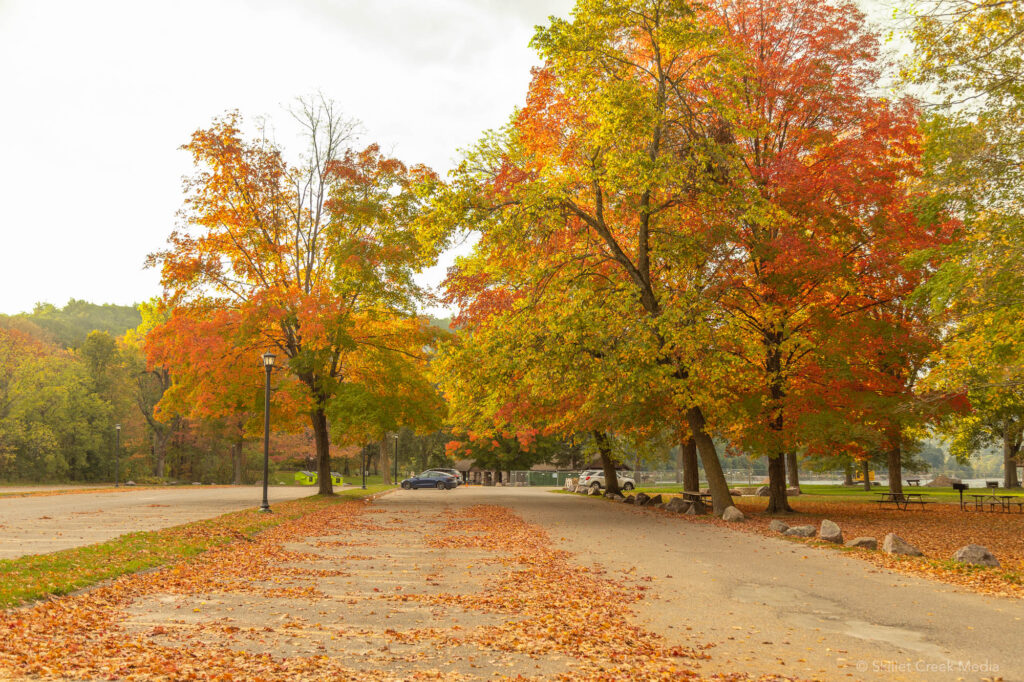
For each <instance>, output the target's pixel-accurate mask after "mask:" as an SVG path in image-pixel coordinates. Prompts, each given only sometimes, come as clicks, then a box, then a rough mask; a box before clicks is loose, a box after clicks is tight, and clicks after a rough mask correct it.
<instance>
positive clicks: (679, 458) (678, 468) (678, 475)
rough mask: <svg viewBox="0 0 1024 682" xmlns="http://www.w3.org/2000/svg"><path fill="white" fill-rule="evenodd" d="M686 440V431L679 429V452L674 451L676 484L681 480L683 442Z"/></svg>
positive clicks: (679, 483) (680, 482)
mask: <svg viewBox="0 0 1024 682" xmlns="http://www.w3.org/2000/svg"><path fill="white" fill-rule="evenodd" d="M685 442H686V432H685V431H684V430H680V431H679V452H678V453H676V485H681V484H682V482H683V444H684V443H685Z"/></svg>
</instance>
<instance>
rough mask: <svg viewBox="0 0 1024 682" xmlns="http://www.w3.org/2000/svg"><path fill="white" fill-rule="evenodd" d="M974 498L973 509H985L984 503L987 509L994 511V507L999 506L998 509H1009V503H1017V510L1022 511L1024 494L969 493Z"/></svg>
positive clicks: (1023, 511)
mask: <svg viewBox="0 0 1024 682" xmlns="http://www.w3.org/2000/svg"><path fill="white" fill-rule="evenodd" d="M970 497H972V498H973V499H974V510H975V511H985V505H988V508H989V511H995V510H996V507H999V510H1000V511H1005V512H1008V511H1010V506H1011V505H1017V509H1018V511H1020V512H1022V513H1024V495H996V494H995V493H982V494H980V495H971V496H970Z"/></svg>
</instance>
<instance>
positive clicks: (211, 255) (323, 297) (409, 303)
mask: <svg viewBox="0 0 1024 682" xmlns="http://www.w3.org/2000/svg"><path fill="white" fill-rule="evenodd" d="M300 103H301V109H300V110H299V111H297V112H295V113H296V114H297V116H296V119H297V120H298V121H300V123H302V124H303V126H304V132H305V133H306V137H307V139H308V141H309V151H308V154H307V156H306V157H305V158H304V159H303V160H302V161H301V162H299V163H298V164H295V165H289V164H288V163H287V162H286V161H285V159H284V154H283V152H282V150H281V149H279V148H278V147H277V146H276V145H275V144H273V143H271V142H270V141H269V140H268V139H267V138H266V137H265V136H263V137H257V138H255V139H246V137H245V136H244V135H243V132H242V129H241V125H242V124H241V119H240V117H239V115H238V114H236V113H232V114H228V115H226V116H224V117H222V118H220V119H217V120H215V121H214V123H213V125H212V126H211V127H210V128H207V129H202V130H198V131H196V132H195V133H194V134H193V136H192V140H191V142H189V144H187V145H185V146H184V149H185V150H186V151H188V152H189V153H190V154H191V155H192V158H193V161H194V162H195V165H196V167H197V170H196V172H195V174H194V175H192V176H191V177H190V178H188V179H187V180H186V182H185V192H186V201H185V207H184V209H183V211H182V222H183V225H182V226H181V228H180V229H178V230H176V231H175V232H174V233H173V234H172V235H171V236H170V239H169V247H168V248H167V249H166V250H164V251H161V252H159V253H156V254H154V255H152V256H151V257H150V263H151V264H153V265H159V266H160V268H161V273H162V281H163V285H164V288H165V290H166V296H167V300H168V302H169V306H170V307H171V310H172V319H173V318H178V319H180V320H187V319H193V320H195V319H208V320H220V321H221V322H223V323H224V324H223V326H222V327H221V330H220V332H218V333H223V334H224V341H225V342H226V343H229V344H234V346H235V347H236V348H237V349H239V351H240V352H243V351H244V352H247V353H248V354H249V357H251V363H249V366H250V369H249V371H250V372H251V374H253V375H255V376H259V373H260V372H261V371H262V368H261V367H260V366H259V364H258V358H259V356H260V355H261V354H262V353H263V352H265V351H274V352H276V353H279V354H281V355H283V356H284V358H283V359H284V360H285V362H284V363H283V364H284V370H286V371H287V372H288V373H289V374H290V376H292V377H293V378H294V379H295V381H296V382H297V384H298V385H299V386H301V387H302V391H301V395H300V400H301V409H302V410H303V411H305V412H307V413H308V415H309V417H310V420H311V424H312V429H313V432H314V437H315V442H316V451H317V460H318V463H317V468H318V472H319V481H320V492H321V493H322V494H330V493H331V492H332V486H331V477H330V475H329V474H330V433H329V430H328V423H327V410H328V407H329V405H330V403H331V401H332V400H333V399H334V398H335V396H336V395H337V394H338V391H339V389H340V387H341V386H342V385H343V384H345V383H346V382H349V381H351V377H350V374H349V368H350V367H351V366H353V365H354V364H357V363H358V360H357V358H358V357H359V355H360V354H362V353H364V352H369V351H372V352H373V353H385V354H389V353H393V354H398V355H401V356H404V357H408V358H413V359H415V361H416V362H414V363H413V364H412V365H411V367H415V368H417V370H418V367H419V364H422V362H424V361H425V358H424V352H423V348H424V347H425V346H426V344H427V341H428V340H429V338H430V336H431V335H430V333H429V330H428V326H427V323H426V321H425V320H421V319H419V318H417V317H416V315H415V310H416V303H417V301H418V300H419V299H420V298H421V296H422V292H421V290H420V289H419V287H418V286H417V285H416V284H415V282H414V281H413V274H414V273H415V272H416V271H418V270H419V269H420V268H422V267H425V266H428V265H430V264H431V263H432V262H433V260H434V259H435V258H436V250H437V249H436V247H434V246H433V245H432V244H431V243H430V242H429V241H428V240H421V238H420V237H421V235H420V233H419V232H418V231H417V229H416V228H415V226H414V221H415V218H416V216H417V214H418V212H419V209H420V204H421V202H422V199H423V196H424V192H426V191H428V190H429V188H430V187H431V185H432V183H433V182H434V180H435V176H434V174H433V172H432V171H430V170H429V169H428V168H426V167H423V166H414V167H411V168H410V167H407V166H405V165H404V164H402V163H401V162H400V161H397V160H395V159H392V158H388V157H387V156H385V155H383V154H382V153H381V152H380V149H379V148H378V147H377V146H376V145H370V146H369V147H366V148H365V149H363V150H359V151H357V150H353V149H351V148H349V147H348V146H347V145H349V144H350V143H351V142H352V141H353V137H354V131H355V124H354V123H351V122H349V121H346V120H345V119H343V118H342V117H341V116H340V115H339V114H338V113H337V112H336V110H335V109H334V107H333V105H332V104H331V103H330V102H326V101H324V100H322V99H321V100H319V101H317V102H311V101H305V100H300ZM189 311H191V312H189ZM197 311H203V312H202V313H198V312H197ZM210 311H223V312H221V313H218V314H217V316H213V317H211V316H210ZM192 313H197V314H192ZM410 320H411V321H412V322H411V323H410ZM208 338H209V337H208ZM179 342H180V343H183V344H187V343H190V342H191V340H190V339H188V338H179ZM417 363H419V364H417ZM242 364H243V365H245V364H246V363H242ZM279 366H280V365H279Z"/></svg>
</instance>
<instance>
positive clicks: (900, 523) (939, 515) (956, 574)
mask: <svg viewBox="0 0 1024 682" xmlns="http://www.w3.org/2000/svg"><path fill="white" fill-rule="evenodd" d="M765 504H766V498H749V497H747V498H738V499H737V500H736V506H737V507H738V508H739V509H740V510H741V511H742V512H743V513H744V514H745V515H746V517H747V520H746V521H745V522H744V523H741V524H728V523H726V522H724V521H721V520H720V519H715V518H712V517H696V518H698V519H700V520H702V521H705V522H709V523H715V524H719V525H723V526H728V527H730V528H734V529H739V530H745V531H752V532H757V533H761V534H763V535H771V536H775V537H778V536H779V534H778V533H775V532H774V531H772V530H771V529H770V528H769V527H768V526H769V524H770V523H771V520H772V518H773V517H771V516H768V515H767V514H765V513H764V508H765ZM790 504H791V505H792V506H793V508H794V509H795V510H796V512H797V513H795V514H787V515H784V516H780V517H778V518H780V519H781V520H783V521H784V522H786V523H787V524H789V525H791V526H795V525H804V524H809V525H815V526H817V525H820V523H821V521H822V519H829V520H831V521H834V522H835V523H837V524H839V527H840V528H842V530H843V536H844V538H845V539H847V540H852V539H853V538H856V537H860V536H869V537H874V538H876V539H877V540H878V543H879V546H881V544H882V539H883V538H884V537H885V536H886V534H887V533H896V535H898V536H900V537H901V538H903V539H904V540H906V541H907V542H909V543H910V544H912V545H914V546H915V547H917V548H918V549H920V550H921V551H922V552H923V553H924V554H925V557H924V558H912V557H897V556H891V555H888V554H885V553H884V552H882V551H870V550H862V549H857V550H852V549H851V550H847V551H849V552H851V554H852V555H854V556H857V557H859V558H862V559H865V560H867V561H870V562H872V563H874V564H876V565H878V566H882V567H885V568H888V569H891V570H895V571H900V572H902V573H911V574H916V575H920V576H923V577H927V578H931V579H934V580H940V581H942V582H945V583H950V584H954V585H959V586H961V587H964V588H967V589H970V590H972V591H975V592H981V593H986V594H1001V595H1009V596H1014V597H1018V598H1024V514H1018V513H998V512H977V511H961V510H960V507H959V505H957V504H931V505H928V506H927V507H926V509H924V510H919V509H914V508H911V509H910V510H908V511H900V510H893V509H879V508H878V505H877V504H872V503H859V502H831V501H829V502H823V501H809V500H806V499H801V498H800V497H796V498H793V499H791V500H790ZM661 513H665V514H667V513H668V512H661ZM681 518H685V519H693V518H695V517H692V516H688V517H681ZM788 539H792V540H793V541H794V542H807V543H811V544H815V543H818V542H819V541H815V540H800V539H797V538H788ZM969 544H976V545H984V546H985V547H987V548H988V549H989V551H991V552H992V553H993V554H994V555H995V556H996V558H997V559H999V562H1000V563H1001V564H1002V566H1001V568H981V567H970V566H964V565H962V564H957V563H954V562H953V561H951V558H952V556H953V554H954V552H956V551H957V550H958V549H960V548H961V547H963V546H965V545H969ZM828 546H829V547H835V545H828Z"/></svg>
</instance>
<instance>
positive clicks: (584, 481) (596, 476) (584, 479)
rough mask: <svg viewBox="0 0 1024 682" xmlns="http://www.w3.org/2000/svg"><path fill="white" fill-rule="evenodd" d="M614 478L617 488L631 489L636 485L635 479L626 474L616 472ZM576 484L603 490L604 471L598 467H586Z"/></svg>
mask: <svg viewBox="0 0 1024 682" xmlns="http://www.w3.org/2000/svg"><path fill="white" fill-rule="evenodd" d="M615 478H616V480H618V482H619V489H621V490H632V489H633V488H635V487H636V481H634V480H633V479H632V478H631V477H630V476H627V475H626V474H623V473H616V474H615ZM577 485H582V486H583V487H585V488H597V489H598V490H603V489H604V472H603V471H602V470H600V469H587V470H586V471H584V472H583V473H582V474H580V480H579V483H577Z"/></svg>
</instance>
